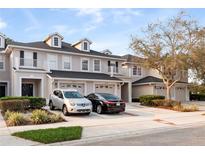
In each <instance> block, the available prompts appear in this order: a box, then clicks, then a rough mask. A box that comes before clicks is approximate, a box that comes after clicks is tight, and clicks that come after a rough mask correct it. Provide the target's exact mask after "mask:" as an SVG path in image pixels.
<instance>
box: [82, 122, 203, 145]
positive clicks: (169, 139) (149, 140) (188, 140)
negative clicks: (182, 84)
mask: <svg viewBox="0 0 205 154" xmlns="http://www.w3.org/2000/svg"><path fill="white" fill-rule="evenodd" d="M81 145H83V146H194V145H195V146H204V145H205V125H204V126H199V127H193V128H184V129H177V130H171V131H167V132H160V133H154V134H149V135H143V136H132V137H125V138H120V139H119V138H118V139H112V140H103V141H98V142H94V143H87V144H86V143H85V144H81Z"/></svg>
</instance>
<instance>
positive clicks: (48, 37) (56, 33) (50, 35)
mask: <svg viewBox="0 0 205 154" xmlns="http://www.w3.org/2000/svg"><path fill="white" fill-rule="evenodd" d="M54 35H57V36H59V37H60V38H61V40H63V36H62V35H60V34H59V33H58V32H55V33H51V34H49V35H48V36H47V37H46V38H45V39H44V41H47V40H48V39H50V38H51V37H52V36H54Z"/></svg>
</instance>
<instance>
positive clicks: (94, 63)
mask: <svg viewBox="0 0 205 154" xmlns="http://www.w3.org/2000/svg"><path fill="white" fill-rule="evenodd" d="M95 60H99V61H100V70H99V71H95ZM93 72H101V59H93Z"/></svg>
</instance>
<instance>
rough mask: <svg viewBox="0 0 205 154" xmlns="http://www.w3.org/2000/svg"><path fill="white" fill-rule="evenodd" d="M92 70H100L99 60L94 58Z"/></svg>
mask: <svg viewBox="0 0 205 154" xmlns="http://www.w3.org/2000/svg"><path fill="white" fill-rule="evenodd" d="M94 72H100V60H98V59H94Z"/></svg>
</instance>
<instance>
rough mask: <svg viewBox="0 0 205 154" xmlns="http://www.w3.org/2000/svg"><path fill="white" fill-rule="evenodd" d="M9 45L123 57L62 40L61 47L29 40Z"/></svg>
mask: <svg viewBox="0 0 205 154" xmlns="http://www.w3.org/2000/svg"><path fill="white" fill-rule="evenodd" d="M7 45H16V46H22V47H31V48H37V49H49V50H55V51H65V52H69V53H79V54H84V55H96V56H102V57H107V58H119V59H123V58H122V57H121V56H117V55H106V54H104V53H101V52H98V51H95V50H90V52H84V51H81V50H79V49H77V48H75V47H72V46H71V44H69V43H67V42H62V47H61V48H55V47H51V46H49V45H48V44H46V43H45V42H43V41H39V42H29V43H22V42H14V41H12V42H9V43H8V44H7Z"/></svg>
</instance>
